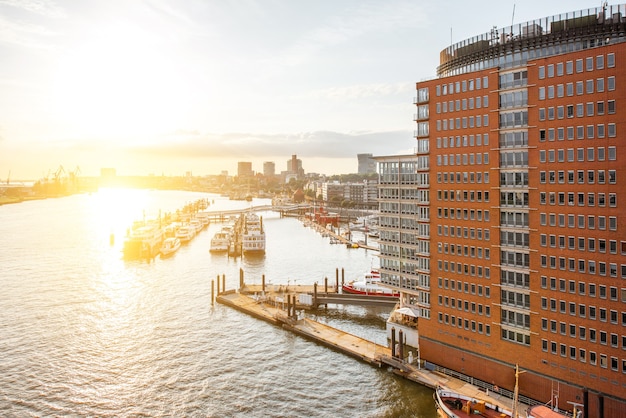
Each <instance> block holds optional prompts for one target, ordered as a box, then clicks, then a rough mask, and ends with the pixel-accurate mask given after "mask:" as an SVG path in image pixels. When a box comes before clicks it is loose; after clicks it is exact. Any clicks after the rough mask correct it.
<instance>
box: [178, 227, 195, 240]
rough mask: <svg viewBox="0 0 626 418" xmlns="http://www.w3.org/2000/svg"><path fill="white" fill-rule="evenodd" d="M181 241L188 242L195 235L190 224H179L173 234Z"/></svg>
mask: <svg viewBox="0 0 626 418" xmlns="http://www.w3.org/2000/svg"><path fill="white" fill-rule="evenodd" d="M174 236H175V237H176V238H178V239H179V240H180V242H181V243H186V242H189V241H191V240H192V239H193V237H195V236H196V229H195V228H194V227H192V226H190V225H183V226H179V227H178V229H177V230H176V234H175V235H174Z"/></svg>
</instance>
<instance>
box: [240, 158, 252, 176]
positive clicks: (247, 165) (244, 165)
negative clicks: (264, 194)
mask: <svg viewBox="0 0 626 418" xmlns="http://www.w3.org/2000/svg"><path fill="white" fill-rule="evenodd" d="M253 175H254V173H253V171H252V163H251V162H248V161H239V162H238V163H237V176H238V177H252V176H253Z"/></svg>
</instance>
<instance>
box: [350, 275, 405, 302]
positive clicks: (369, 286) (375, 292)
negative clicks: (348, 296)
mask: <svg viewBox="0 0 626 418" xmlns="http://www.w3.org/2000/svg"><path fill="white" fill-rule="evenodd" d="M341 289H342V291H343V293H352V294H354V295H368V296H383V297H390V298H398V297H400V292H394V291H393V290H391V289H390V288H388V287H385V286H383V285H381V284H380V273H378V272H377V271H372V272H369V273H366V274H365V276H364V278H363V280H353V281H351V282H349V283H347V284H344V285H342V286H341Z"/></svg>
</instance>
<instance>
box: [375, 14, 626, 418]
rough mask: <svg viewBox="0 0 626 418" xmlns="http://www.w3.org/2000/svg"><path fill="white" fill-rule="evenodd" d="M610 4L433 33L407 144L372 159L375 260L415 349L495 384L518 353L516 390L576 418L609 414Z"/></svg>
mask: <svg viewBox="0 0 626 418" xmlns="http://www.w3.org/2000/svg"><path fill="white" fill-rule="evenodd" d="M625 16H626V6H625V5H619V6H604V7H601V8H594V9H589V10H583V11H579V12H571V13H564V14H561V15H558V16H552V17H546V18H542V19H538V20H535V21H531V22H526V23H523V24H516V25H514V26H511V27H507V28H504V29H500V30H496V29H492V30H491V31H489V32H488V33H485V34H483V35H480V36H476V37H474V38H471V39H468V40H465V41H463V42H459V43H457V44H454V45H451V46H449V47H447V48H446V49H444V50H443V51H442V52H441V54H440V66H439V67H438V69H437V75H438V77H437V78H436V79H432V80H428V81H424V82H419V83H417V85H416V90H417V91H416V93H417V94H416V99H415V104H416V114H415V120H416V124H417V129H416V132H415V136H416V140H417V147H416V149H417V154H416V155H415V156H413V158H412V159H411V158H410V157H408V156H404V157H402V158H399V157H395V158H396V159H398V161H393V158H394V157H377V158H376V159H377V161H378V164H379V181H380V186H379V187H380V189H379V195H380V211H381V214H380V217H381V219H380V221H379V224H380V248H381V276H382V280H383V281H384V282H386V283H387V284H388V285H390V286H392V287H394V288H396V289H399V290H401V291H402V292H403V296H402V298H401V300H402V306H403V307H409V308H411V309H413V311H414V313H415V314H416V315H417V316H418V317H419V318H418V327H417V329H416V330H412V329H404V332H405V334H404V335H409V336H408V337H407V340H408V341H415V343H414V344H413V346H414V347H416V348H419V356H420V357H421V359H422V360H426V361H427V362H428V364H429V365H432V367H436V368H439V369H440V370H449V371H453V372H454V373H457V374H460V375H466V376H469V377H471V378H472V379H473V380H474V381H475V382H477V383H479V384H480V385H481V386H482V387H484V388H485V389H489V390H494V389H496V388H497V389H498V390H500V391H501V393H502V394H503V395H506V394H511V393H512V392H513V389H514V384H515V373H514V368H515V366H516V365H519V367H520V369H521V370H523V373H522V374H521V375H520V379H519V393H520V395H521V396H522V400H527V401H529V402H532V401H538V402H551V404H552V405H553V406H558V407H559V408H560V409H563V410H568V409H569V410H571V408H572V406H571V403H579V404H583V405H584V407H583V408H584V411H585V415H584V416H585V417H618V416H622V417H623V416H626V206H625V205H626V187H625V185H626V142H625V141H626V20H625ZM420 161H421V162H420ZM412 164H416V166H415V167H412V166H411V165H412ZM411 182H415V184H414V185H411ZM411 204H413V205H414V207H413V208H411V207H410V205H411ZM413 212H416V213H413ZM394 228H396V230H395V231H394ZM392 318H395V316H394V315H392ZM400 322H401V321H398V323H396V324H393V326H395V327H400V329H402V328H401V327H402V325H401V323H400Z"/></svg>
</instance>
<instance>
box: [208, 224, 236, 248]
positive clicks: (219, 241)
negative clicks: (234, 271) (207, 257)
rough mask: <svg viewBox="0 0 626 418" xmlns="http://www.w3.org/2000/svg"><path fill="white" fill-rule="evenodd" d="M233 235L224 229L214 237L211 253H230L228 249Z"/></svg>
mask: <svg viewBox="0 0 626 418" xmlns="http://www.w3.org/2000/svg"><path fill="white" fill-rule="evenodd" d="M230 241H231V234H230V232H229V230H227V229H222V230H221V231H218V232H216V233H215V235H213V238H211V248H210V249H209V251H211V252H212V253H221V252H226V251H228V247H230Z"/></svg>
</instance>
